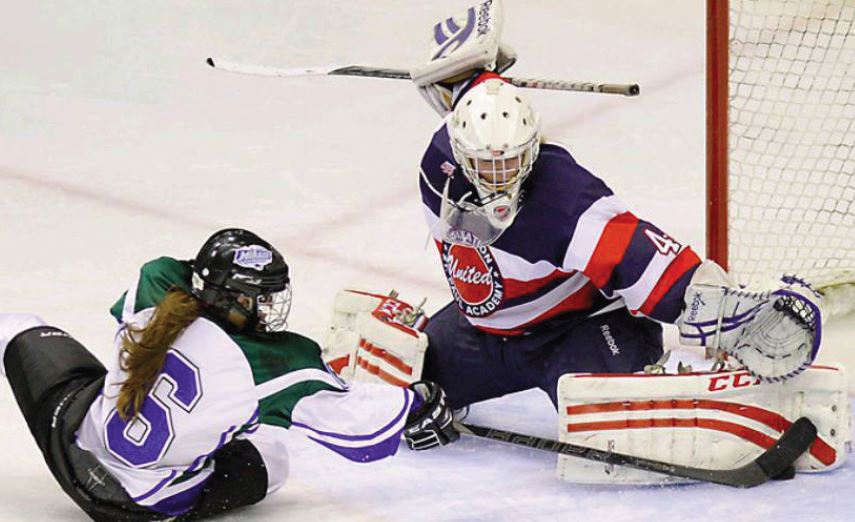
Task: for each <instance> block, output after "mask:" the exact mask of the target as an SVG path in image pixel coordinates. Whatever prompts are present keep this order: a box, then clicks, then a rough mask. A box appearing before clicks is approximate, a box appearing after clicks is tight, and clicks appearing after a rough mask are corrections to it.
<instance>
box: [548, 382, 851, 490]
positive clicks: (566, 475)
mask: <svg viewBox="0 0 855 522" xmlns="http://www.w3.org/2000/svg"><path fill="white" fill-rule="evenodd" d="M846 382H847V381H846V375H845V372H844V370H843V368H842V367H839V366H813V367H810V368H809V369H808V370H806V371H805V372H803V373H802V374H800V375H799V376H797V377H795V378H793V379H790V380H788V381H786V382H778V383H766V382H762V381H761V380H760V379H758V378H756V377H754V376H752V375H751V374H750V373H749V372H747V371H744V370H741V371H728V372H718V373H711V372H704V373H693V374H683V375H639V374H626V375H610V376H602V375H591V374H568V375H565V376H563V377H562V378H561V380H560V381H559V385H558V388H559V389H558V393H559V400H560V408H559V432H560V440H561V441H563V442H570V443H574V444H579V445H583V446H589V447H593V448H597V449H602V450H612V451H616V452H620V453H626V454H630V455H636V456H639V457H646V458H651V459H655V460H661V461H666V462H673V463H675V464H681V465H687V466H694V467H702V468H709V469H730V468H734V467H737V466H740V465H742V464H745V463H747V462H749V461H750V460H753V459H754V458H756V457H757V456H758V455H759V454H760V453H762V452H763V451H764V450H765V449H767V448H768V447H770V446H772V445H773V444H774V443H775V441H776V440H777V439H778V438H779V437H780V436H781V434H782V433H783V431H785V430H786V429H787V428H788V427H789V426H790V424H791V423H792V421H794V420H795V419H797V418H799V417H802V416H805V417H808V418H809V419H810V420H811V421H813V423H814V424H815V425H816V427H817V430H818V437H817V440H816V441H815V442H814V443H813V445H812V446H811V448H810V450H809V451H807V452H805V454H804V455H802V456H801V457H800V458H799V459H798V460H797V461H796V470H797V471H799V472H811V471H824V470H829V469H834V468H836V467H838V466H840V465H841V464H843V462H844V461H845V460H846V456H847V454H848V452H849V450H850V440H851V433H850V419H851V412H850V406H849V399H848V394H847V384H846ZM558 476H559V478H561V479H563V480H567V481H571V482H581V483H621V484H661V483H673V482H675V481H678V479H675V478H673V477H666V476H665V475H659V474H656V473H649V472H644V471H640V470H635V469H630V468H624V467H620V466H609V465H604V464H599V463H594V462H591V461H585V460H582V459H578V458H575V457H570V456H565V455H562V456H560V457H559V462H558Z"/></svg>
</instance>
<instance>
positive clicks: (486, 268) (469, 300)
mask: <svg viewBox="0 0 855 522" xmlns="http://www.w3.org/2000/svg"><path fill="white" fill-rule="evenodd" d="M442 267H443V269H444V270H445V276H446V278H447V279H448V285H449V286H450V287H451V294H452V296H454V300H455V301H457V306H459V307H460V310H461V311H463V313H464V314H466V315H467V316H469V317H486V316H488V315H490V314H492V313H493V312H495V311H496V310H497V309H498V307H499V304H501V302H502V298H503V297H504V295H505V291H504V290H505V289H504V284H503V283H502V275H501V273H500V272H499V266H498V264H497V263H496V259H495V258H494V257H493V254H492V253H491V252H490V248H489V247H480V248H474V247H468V246H463V245H452V244H450V243H443V244H442Z"/></svg>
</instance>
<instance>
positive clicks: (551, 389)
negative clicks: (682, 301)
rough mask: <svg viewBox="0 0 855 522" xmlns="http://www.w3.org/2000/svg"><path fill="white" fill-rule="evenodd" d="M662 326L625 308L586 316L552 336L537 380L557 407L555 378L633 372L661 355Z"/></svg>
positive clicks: (556, 383)
mask: <svg viewBox="0 0 855 522" xmlns="http://www.w3.org/2000/svg"><path fill="white" fill-rule="evenodd" d="M662 352H663V349H662V326H661V325H660V324H659V323H657V322H655V321H651V320H650V319H647V318H644V317H633V316H631V315H630V314H629V312H627V310H626V309H625V308H621V309H619V310H615V311H613V312H609V313H606V314H603V315H598V316H594V317H590V318H588V319H585V320H584V321H583V322H582V323H579V324H577V325H576V326H574V327H573V328H571V329H570V330H568V331H567V332H566V333H565V334H563V335H562V336H561V337H559V338H558V339H556V340H555V342H554V343H553V345H552V347H551V350H550V353H549V355H548V356H547V360H546V372H545V373H544V375H543V378H542V380H541V382H540V384H539V386H540V388H541V389H542V390H543V391H545V392H546V393H548V394H549V398H550V399H551V400H552V404H554V405H555V406H556V408H557V407H558V397H557V389H558V379H560V378H561V376H562V375H564V374H566V373H585V372H590V373H632V372H638V371H641V370H643V369H644V367H645V366H646V365H648V364H654V363H655V362H656V361H658V360H659V358H660V357H661V356H662Z"/></svg>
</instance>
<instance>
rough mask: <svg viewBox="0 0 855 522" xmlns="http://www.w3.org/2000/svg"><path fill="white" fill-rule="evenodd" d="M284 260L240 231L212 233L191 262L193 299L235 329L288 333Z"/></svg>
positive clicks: (288, 296) (287, 284)
mask: <svg viewBox="0 0 855 522" xmlns="http://www.w3.org/2000/svg"><path fill="white" fill-rule="evenodd" d="M288 272H289V271H288V264H287V263H286V262H285V259H284V258H283V257H282V254H280V253H279V252H278V251H277V250H276V249H275V248H273V246H272V245H271V244H270V243H268V242H267V241H265V240H263V239H261V238H260V237H258V236H257V235H256V234H254V233H252V232H250V231H248V230H244V229H241V228H227V229H223V230H220V231H219V232H216V233H214V234H213V235H212V236H211V237H210V238H208V240H207V241H206V242H205V244H204V245H202V248H201V249H200V250H199V253H198V254H197V255H196V259H195V260H194V261H193V295H194V296H195V297H196V298H197V299H199V300H200V301H201V302H202V303H203V304H204V306H205V309H206V310H207V311H208V312H209V313H211V314H212V315H214V316H215V317H216V318H218V319H220V320H224V321H226V322H227V323H228V324H229V325H231V326H234V327H236V328H238V329H239V330H258V331H266V332H274V331H282V330H285V328H286V326H287V325H286V320H287V319H288V312H290V310H291V279H290V277H289V273H288Z"/></svg>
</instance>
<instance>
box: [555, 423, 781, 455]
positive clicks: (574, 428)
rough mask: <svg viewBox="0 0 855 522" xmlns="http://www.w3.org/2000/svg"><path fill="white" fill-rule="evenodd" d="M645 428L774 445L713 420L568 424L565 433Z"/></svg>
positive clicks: (742, 428) (750, 431)
mask: <svg viewBox="0 0 855 522" xmlns="http://www.w3.org/2000/svg"><path fill="white" fill-rule="evenodd" d="M645 428H702V429H707V430H715V431H722V432H725V433H730V434H733V435H736V436H737V437H739V438H741V439H744V440H747V441H748V442H751V443H754V444H756V445H757V446H760V447H761V448H763V449H766V448H771V447H772V446H773V445H774V444H775V442H776V441H775V439H773V438H772V437H770V436H768V435H766V434H764V433H760V432H759V431H757V430H753V429H751V428H748V427H746V426H743V425H741V424H736V423H733V422H727V421H720V420H713V419H697V418H695V419H678V418H673V417H672V418H662V419H653V418H651V419H626V420H619V421H604V422H582V423H578V424H568V425H567V431H568V432H569V433H578V432H582V431H604V430H625V429H645Z"/></svg>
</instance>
